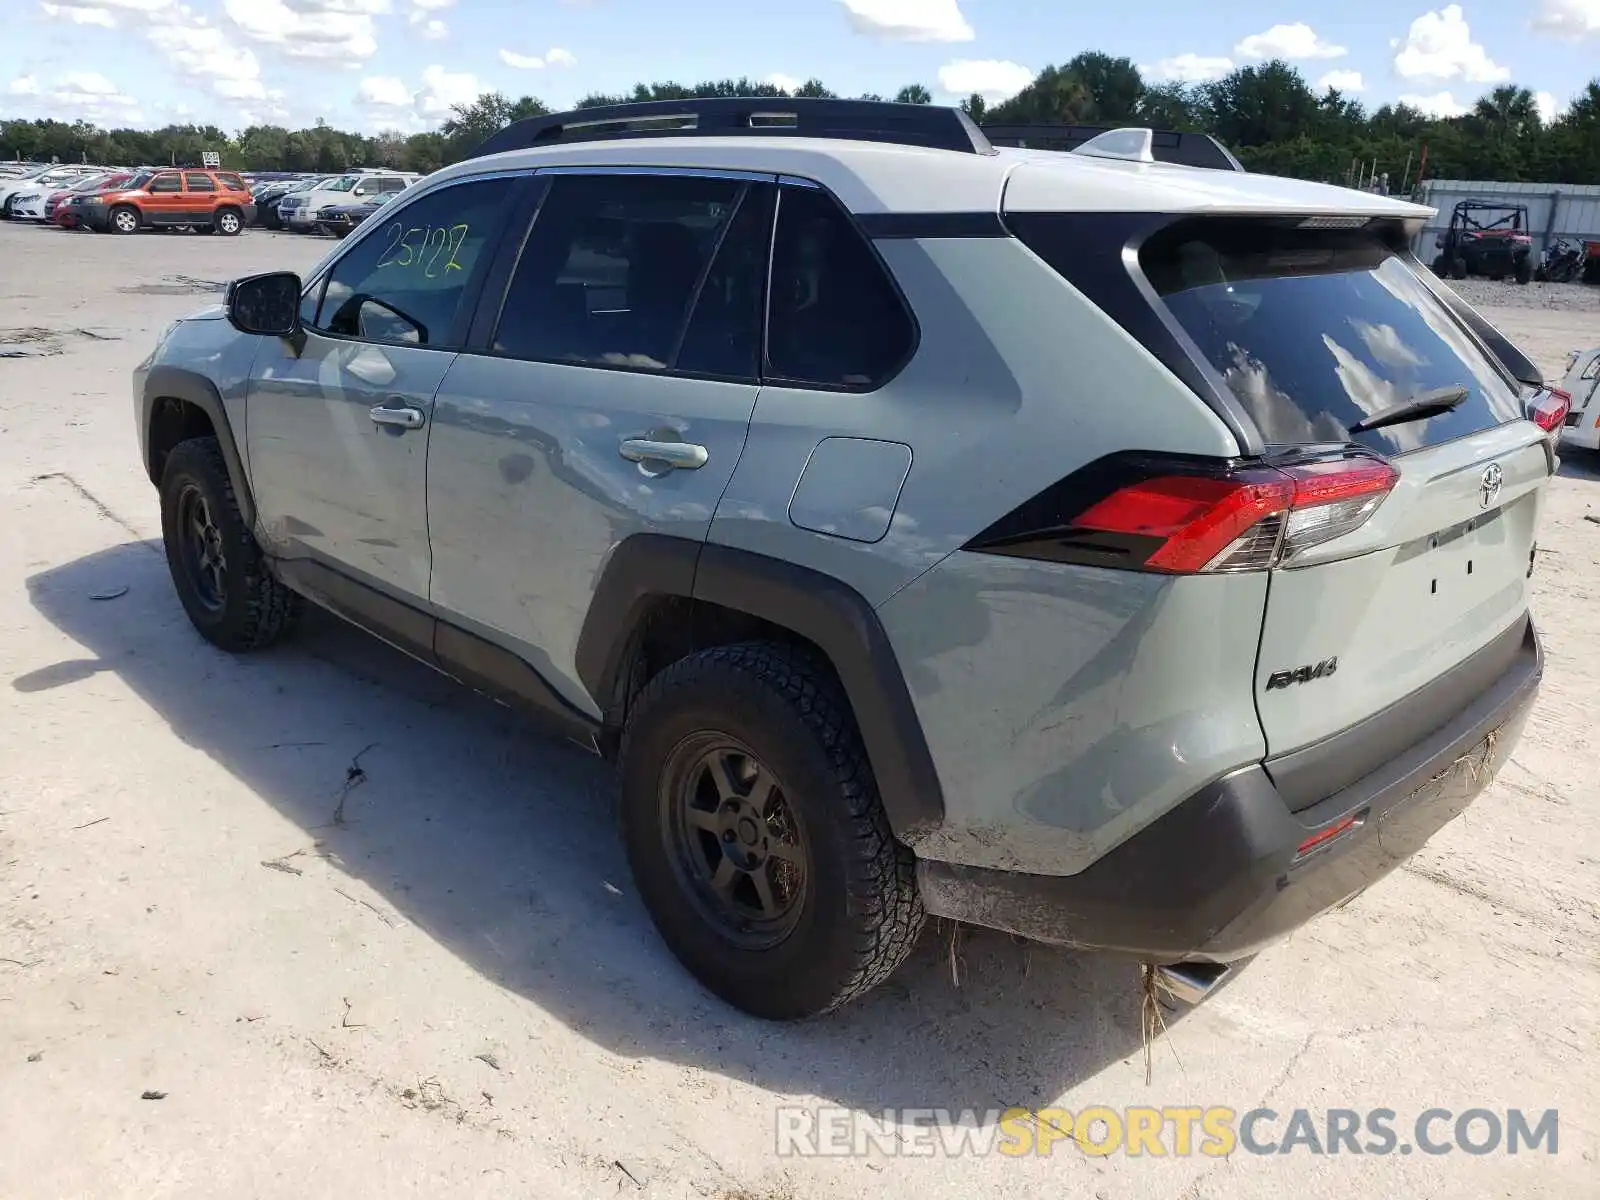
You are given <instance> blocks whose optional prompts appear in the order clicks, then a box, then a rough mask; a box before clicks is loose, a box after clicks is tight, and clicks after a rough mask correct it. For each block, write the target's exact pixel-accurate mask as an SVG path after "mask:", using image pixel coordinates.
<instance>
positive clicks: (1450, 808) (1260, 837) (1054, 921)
mask: <svg viewBox="0 0 1600 1200" xmlns="http://www.w3.org/2000/svg"><path fill="white" fill-rule="evenodd" d="M1543 670H1544V660H1543V651H1542V649H1541V647H1540V644H1539V638H1538V634H1537V632H1536V631H1535V629H1534V628H1533V625H1532V624H1531V622H1529V623H1526V624H1525V626H1524V633H1523V638H1522V642H1521V645H1520V647H1519V649H1518V651H1517V653H1516V656H1515V658H1514V660H1513V662H1512V664H1511V665H1510V667H1509V668H1508V669H1507V670H1505V671H1504V672H1503V673H1502V674H1501V675H1500V676H1499V677H1498V678H1497V679H1495V680H1494V681H1493V682H1492V683H1491V684H1489V686H1488V687H1486V688H1485V689H1484V690H1483V691H1482V692H1481V693H1480V694H1478V695H1477V697H1476V698H1475V699H1474V700H1473V701H1472V702H1471V703H1470V704H1468V705H1467V707H1466V708H1465V709H1463V710H1462V711H1460V712H1459V713H1458V714H1457V715H1456V716H1455V717H1454V718H1453V719H1452V720H1450V721H1449V722H1448V723H1447V724H1445V725H1444V726H1442V727H1440V728H1438V729H1435V730H1434V731H1432V732H1431V733H1429V734H1428V735H1426V736H1425V737H1422V738H1421V739H1419V740H1418V741H1416V742H1415V743H1414V744H1413V745H1411V746H1410V747H1409V748H1407V749H1405V750H1403V751H1402V752H1400V753H1399V754H1397V755H1395V756H1394V757H1393V758H1392V759H1390V760H1389V761H1388V762H1386V763H1384V764H1383V765H1382V766H1379V767H1378V768H1376V769H1375V770H1373V771H1371V772H1369V773H1368V774H1367V775H1366V776H1365V777H1363V778H1362V779H1360V780H1358V781H1356V782H1355V783H1353V784H1351V785H1349V786H1347V787H1344V788H1342V789H1341V790H1340V791H1338V792H1337V793H1335V794H1333V795H1331V796H1328V797H1327V798H1326V799H1324V800H1322V801H1321V802H1319V803H1317V804H1315V805H1312V806H1311V807H1309V808H1305V809H1303V810H1302V811H1300V812H1297V813H1296V812H1290V810H1289V806H1288V805H1287V804H1286V803H1285V801H1284V799H1283V797H1282V796H1281V795H1279V793H1278V790H1277V788H1276V786H1275V785H1274V784H1273V782H1272V779H1271V777H1269V776H1268V774H1267V773H1266V771H1265V770H1263V769H1262V768H1261V767H1260V766H1253V767H1249V768H1247V769H1245V770H1242V771H1238V772H1235V773H1234V774H1232V775H1229V776H1227V777H1226V778H1224V779H1221V780H1218V781H1217V782H1216V783H1214V784H1212V785H1211V786H1209V787H1207V788H1205V789H1204V790H1202V791H1201V792H1199V793H1197V794H1196V795H1194V796H1191V797H1190V798H1189V799H1188V800H1186V801H1184V802H1183V803H1182V804H1180V805H1178V806H1177V807H1176V808H1174V809H1173V810H1172V811H1171V812H1169V813H1167V814H1166V815H1165V816H1163V817H1162V818H1161V819H1160V820H1158V821H1156V822H1155V823H1154V824H1152V825H1150V826H1148V827H1147V828H1145V829H1144V830H1142V831H1140V832H1139V833H1138V834H1135V835H1134V836H1133V837H1132V838H1129V839H1128V840H1127V841H1126V842H1124V843H1122V844H1121V845H1120V846H1118V847H1117V848H1116V849H1114V850H1112V851H1111V852H1110V853H1109V854H1107V855H1106V856H1105V857H1104V858H1101V859H1100V860H1098V861H1097V862H1095V863H1094V864H1093V865H1092V866H1090V867H1089V868H1087V869H1086V870H1084V871H1081V872H1079V873H1078V874H1076V875H1064V876H1046V875H1024V874H1021V873H1017V872H1010V871H996V870H990V869H986V868H977V867H963V866H958V865H955V864H950V863H942V862H936V861H932V860H928V859H923V860H920V861H919V862H918V864H917V874H918V882H919V884H920V886H921V889H922V896H923V901H924V903H925V904H926V905H927V907H928V911H929V912H931V913H933V914H935V915H936V916H942V917H949V918H952V919H955V920H961V921H969V922H972V923H973V924H977V925H986V926H990V927H992V928H996V929H1003V930H1008V931H1010V932H1012V933H1016V934H1019V935H1021V936H1023V937H1028V938H1033V939H1036V940H1038V941H1043V942H1051V943H1056V944H1059V945H1065V946H1072V947H1077V948H1083V949H1092V950H1102V951H1110V952H1115V953H1121V954H1128V955H1131V956H1135V957H1138V958H1140V959H1144V960H1147V961H1153V962H1179V961H1182V960H1186V959H1200V960H1209V961H1213V962H1231V961H1233V960H1236V959H1240V958H1245V957H1248V956H1249V955H1251V954H1254V953H1255V952H1256V951H1258V950H1260V949H1261V948H1262V947H1264V946H1266V945H1268V944H1269V943H1271V942H1273V941H1275V940H1277V939H1278V938H1280V937H1282V936H1283V935H1285V934H1287V933H1289V932H1291V931H1292V930H1294V929H1296V928H1298V927H1299V926H1301V925H1303V924H1304V923H1305V922H1306V921H1308V920H1310V919H1311V918H1312V917H1314V916H1316V915H1317V914H1318V913H1321V912H1323V911H1325V910H1326V909H1329V908H1332V907H1334V906H1335V905H1338V904H1340V903H1341V902H1343V901H1346V900H1348V899H1350V898H1351V897H1353V896H1355V895H1356V894H1357V893H1358V892H1360V891H1362V890H1363V889H1364V888H1366V887H1367V886H1369V885H1370V884H1372V883H1373V882H1374V881H1376V880H1378V879H1380V878H1382V877H1383V876H1384V875H1386V874H1388V873H1389V872H1390V871H1392V870H1393V869H1394V868H1395V867H1397V866H1399V865H1400V864H1401V863H1402V862H1404V861H1405V860H1406V859H1407V858H1409V857H1410V856H1411V855H1412V854H1414V853H1415V852H1416V851H1417V850H1418V849H1420V848H1421V846H1422V844H1423V843H1424V842H1426V841H1427V840H1428V839H1429V838H1430V837H1432V836H1433V834H1434V833H1436V832H1437V831H1438V830H1439V829H1440V828H1441V827H1443V826H1444V825H1445V824H1447V823H1448V822H1449V821H1451V820H1452V819H1453V818H1455V817H1456V816H1458V815H1459V814H1460V813H1461V812H1462V811H1463V810H1464V809H1466V807H1467V806H1468V805H1469V804H1471V803H1472V801H1473V800H1474V799H1475V798H1476V797H1477V796H1478V794H1479V793H1480V792H1482V791H1483V790H1484V789H1485V788H1486V787H1488V785H1489V783H1490V781H1491V780H1492V779H1493V778H1494V776H1495V774H1496V773H1497V772H1498V770H1499V769H1500V767H1501V765H1502V764H1503V763H1504V762H1505V760H1506V759H1507V758H1508V757H1510V755H1511V752H1512V750H1513V749H1514V747H1515V746H1516V743H1517V739H1518V738H1519V737H1520V736H1521V733H1522V728H1523V725H1524V724H1525V723H1526V721H1527V718H1528V713H1529V711H1530V710H1531V709H1532V707H1533V703H1534V700H1535V698H1536V697H1537V695H1538V691H1539V684H1540V680H1541V677H1542V675H1543ZM1350 817H1355V818H1356V820H1357V824H1356V826H1355V827H1354V828H1352V829H1351V830H1350V831H1349V832H1346V833H1343V834H1341V835H1340V836H1338V837H1336V838H1333V839H1331V840H1330V841H1328V842H1326V843H1324V844H1322V845H1321V846H1318V847H1317V848H1315V849H1312V850H1310V851H1308V852H1306V853H1305V854H1300V853H1299V847H1300V846H1301V845H1302V844H1304V843H1305V841H1306V839H1308V838H1310V837H1312V836H1314V835H1315V834H1317V833H1318V832H1319V831H1323V830H1330V829H1334V828H1337V827H1338V826H1339V825H1340V824H1341V823H1342V822H1344V821H1345V820H1346V819H1347V818H1350Z"/></svg>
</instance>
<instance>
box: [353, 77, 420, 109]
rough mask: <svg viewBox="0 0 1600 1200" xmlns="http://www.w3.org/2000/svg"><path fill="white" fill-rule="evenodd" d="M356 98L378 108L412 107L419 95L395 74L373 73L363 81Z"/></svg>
mask: <svg viewBox="0 0 1600 1200" xmlns="http://www.w3.org/2000/svg"><path fill="white" fill-rule="evenodd" d="M356 98H357V99H358V100H359V101H360V102H361V103H362V104H370V105H372V106H374V107H376V108H410V107H411V106H412V105H413V104H415V103H416V101H417V97H416V94H415V93H414V92H412V90H411V89H410V88H408V87H407V86H406V85H405V82H404V81H403V80H400V79H396V78H395V77H394V76H393V75H372V76H369V77H368V78H366V79H363V80H362V81H361V88H360V90H359V91H358V92H357V93H356Z"/></svg>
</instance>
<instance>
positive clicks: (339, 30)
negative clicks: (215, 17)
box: [223, 0, 378, 67]
mask: <svg viewBox="0 0 1600 1200" xmlns="http://www.w3.org/2000/svg"><path fill="white" fill-rule="evenodd" d="M311 2H312V0H295V3H296V4H299V5H305V4H308V3H311ZM344 2H346V3H349V2H351V0H344ZM223 8H224V9H225V10H226V12H227V14H228V19H229V20H230V21H232V22H233V23H234V25H236V26H238V28H239V29H240V31H242V32H243V33H244V34H245V36H247V37H249V38H252V39H253V40H255V41H258V42H262V43H264V44H266V45H269V46H272V47H274V48H276V49H277V50H278V51H279V52H280V53H282V54H284V55H287V56H288V57H290V58H298V59H305V60H308V61H313V62H325V63H332V64H335V65H337V66H341V67H359V66H361V65H362V64H363V63H365V62H366V61H367V60H368V59H369V58H371V57H372V56H373V55H374V54H376V53H377V50H378V39H377V34H376V31H375V29H374V27H373V24H372V17H371V15H370V14H369V13H367V12H351V11H348V10H346V9H337V10H333V9H326V8H320V7H319V8H314V9H310V10H307V11H301V10H300V9H299V8H292V7H290V5H289V3H287V2H286V0H223Z"/></svg>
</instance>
